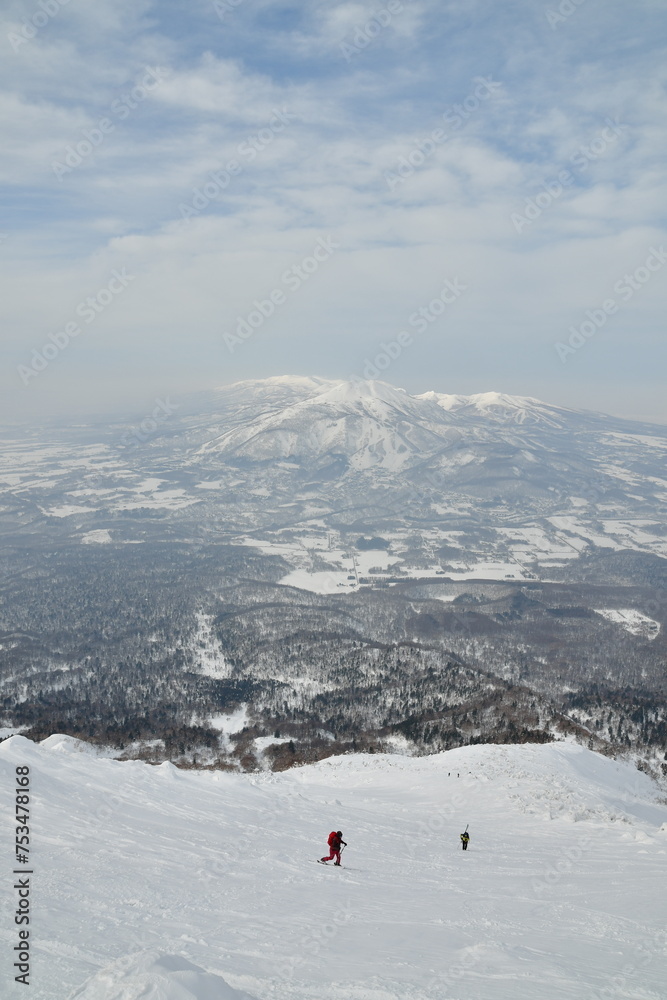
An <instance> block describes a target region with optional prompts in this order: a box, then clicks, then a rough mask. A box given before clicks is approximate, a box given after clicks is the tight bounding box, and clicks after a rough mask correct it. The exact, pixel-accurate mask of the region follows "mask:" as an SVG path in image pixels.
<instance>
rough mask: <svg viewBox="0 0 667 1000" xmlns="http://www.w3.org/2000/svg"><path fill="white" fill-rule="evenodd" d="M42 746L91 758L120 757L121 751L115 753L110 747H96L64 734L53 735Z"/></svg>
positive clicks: (43, 741) (42, 742)
mask: <svg viewBox="0 0 667 1000" xmlns="http://www.w3.org/2000/svg"><path fill="white" fill-rule="evenodd" d="M40 746H43V747H45V748H46V749H47V750H55V751H56V752H57V753H67V754H75V753H81V754H86V755H87V756H89V757H114V756H119V755H120V752H121V751H120V750H117V751H114V750H112V749H111V748H110V747H96V746H93V745H92V744H90V743H86V742H85V740H77V739H76V737H75V736H65V735H64V734H63V733H53V734H52V735H51V736H47V738H46V739H45V740H41V741H40Z"/></svg>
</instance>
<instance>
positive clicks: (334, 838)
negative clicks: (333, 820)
mask: <svg viewBox="0 0 667 1000" xmlns="http://www.w3.org/2000/svg"><path fill="white" fill-rule="evenodd" d="M327 844H328V845H329V847H333V846H334V844H335V845H336V846H338V847H339V846H340V842H339V840H338V834H337V833H336V831H335V830H332V831H331V833H330V834H329V839H328V840H327Z"/></svg>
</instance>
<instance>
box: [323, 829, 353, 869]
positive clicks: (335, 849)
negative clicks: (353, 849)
mask: <svg viewBox="0 0 667 1000" xmlns="http://www.w3.org/2000/svg"><path fill="white" fill-rule="evenodd" d="M327 843H328V845H329V857H328V858H320V861H321V862H322V864H326V863H327V861H332V860H333V859H334V858H335V859H336V860H335V861H334V864H335V865H339V864H340V845H341V844H345V847H347V844H346V843H345V841H344V840H343V832H342V830H332V831H331V833H330V834H329V839H328V840H327Z"/></svg>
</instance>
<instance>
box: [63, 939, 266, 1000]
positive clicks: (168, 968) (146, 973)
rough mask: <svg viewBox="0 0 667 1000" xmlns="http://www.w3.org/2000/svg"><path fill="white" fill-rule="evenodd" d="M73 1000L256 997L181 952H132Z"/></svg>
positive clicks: (241, 999) (238, 999)
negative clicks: (175, 953)
mask: <svg viewBox="0 0 667 1000" xmlns="http://www.w3.org/2000/svg"><path fill="white" fill-rule="evenodd" d="M70 1000H255V998H253V997H251V996H250V994H249V993H244V992H241V991H240V990H235V989H233V988H232V987H231V986H230V985H229V983H227V982H226V981H225V980H224V979H222V977H221V976H216V975H214V974H213V973H211V972H206V970H205V969H202V968H201V967H200V966H199V965H193V964H192V962H188V960H187V959H185V958H181V956H180V955H163V954H161V953H160V952H158V951H149V952H142V953H140V954H138V955H128V956H126V957H125V958H121V959H120V960H119V961H117V962H113V963H112V964H111V965H108V966H106V967H105V968H104V969H102V970H101V971H100V972H98V973H96V974H95V975H94V976H93V977H92V978H91V979H89V980H88V982H87V983H85V984H84V985H83V986H82V987H80V988H79V989H78V990H75V991H74V993H71V994H70Z"/></svg>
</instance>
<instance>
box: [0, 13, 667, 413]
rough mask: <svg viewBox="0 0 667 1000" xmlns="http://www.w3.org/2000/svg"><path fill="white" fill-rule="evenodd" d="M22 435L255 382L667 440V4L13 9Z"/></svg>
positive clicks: (4, 384) (6, 177)
mask: <svg viewBox="0 0 667 1000" xmlns="http://www.w3.org/2000/svg"><path fill="white" fill-rule="evenodd" d="M1 17H2V21H1V23H0V53H1V55H2V58H1V59H0V86H1V92H0V121H1V125H0V129H1V134H2V137H3V139H2V150H3V156H2V158H1V162H0V183H1V184H2V208H1V211H0V258H1V264H2V295H1V297H0V330H1V336H2V341H1V344H0V366H1V367H0V397H1V399H0V418H2V420H3V421H14V420H21V421H24V420H34V421H36V422H44V421H48V420H49V419H55V418H61V417H62V415H72V416H77V417H78V416H83V415H86V414H92V413H98V414H101V413H109V412H112V411H115V412H119V413H121V412H128V413H130V412H132V413H134V412H138V413H141V412H144V411H147V409H150V408H151V406H152V405H153V403H154V400H155V399H157V398H164V397H166V396H170V395H171V396H173V395H174V394H177V393H179V392H186V391H187V392H190V391H192V390H196V389H208V388H211V387H213V386H216V385H223V384H227V383H230V382H234V381H238V380H240V379H246V378H264V377H268V376H272V375H281V374H312V375H320V376H325V377H328V378H341V379H342V378H348V377H360V378H375V377H378V378H382V379H385V380H386V381H388V382H391V383H392V384H394V385H398V386H401V387H403V388H405V389H407V390H408V391H410V392H423V391H426V390H428V389H435V390H438V391H440V392H456V393H473V392H485V391H490V390H496V391H501V392H508V393H513V394H518V395H528V396H536V397H538V398H541V399H544V400H546V401H548V402H551V403H556V404H561V405H566V406H574V407H581V408H586V409H596V410H602V411H605V412H608V413H612V414H615V415H618V416H626V417H631V418H636V419H644V420H652V421H657V422H661V423H667V394H666V393H665V391H664V383H665V368H666V364H665V363H666V361H667V338H666V337H665V333H664V322H665V321H664V317H665V313H666V308H665V307H666V305H667V301H666V299H667V294H666V291H665V289H666V285H667V280H666V279H667V231H666V206H667V197H666V180H665V171H664V162H665V127H664V123H665V111H666V109H667V102H666V100H665V82H666V80H667V58H666V52H665V49H666V48H667V8H665V6H664V3H663V2H662V0H636V2H634V3H633V4H631V5H630V4H628V2H627V0H559V2H558V3H557V2H555V0H554V2H553V3H551V2H545V3H542V2H541V0H504V2H503V3H498V2H497V0H438V2H436V0H369V2H367V3H366V2H363V3H356V2H355V3H346V2H343V3H338V2H335V0H326V2H321V0H308V2H305V0H304V2H292V3H289V2H277V0H215V2H213V0H188V2H185V0H178V2H177V0H95V2H94V3H85V2H84V0H25V2H24V0H5V2H4V3H3V11H2V15H1Z"/></svg>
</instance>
